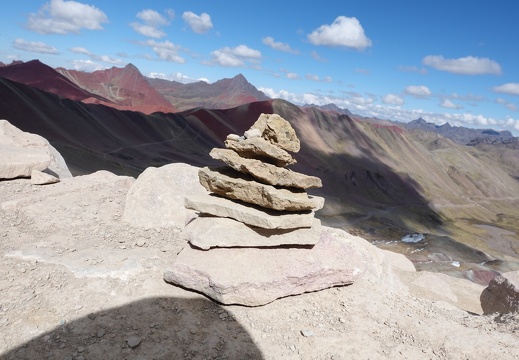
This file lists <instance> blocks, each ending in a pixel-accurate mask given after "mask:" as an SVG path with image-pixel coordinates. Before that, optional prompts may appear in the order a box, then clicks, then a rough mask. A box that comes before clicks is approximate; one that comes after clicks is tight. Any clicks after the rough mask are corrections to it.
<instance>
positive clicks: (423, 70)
mask: <svg viewBox="0 0 519 360" xmlns="http://www.w3.org/2000/svg"><path fill="white" fill-rule="evenodd" d="M398 70H400V71H403V72H415V73H419V74H427V69H426V68H417V67H416V66H399V67H398Z"/></svg>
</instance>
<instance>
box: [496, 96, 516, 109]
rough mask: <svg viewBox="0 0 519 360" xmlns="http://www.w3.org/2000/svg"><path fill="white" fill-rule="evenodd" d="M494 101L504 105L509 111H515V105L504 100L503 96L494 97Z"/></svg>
mask: <svg viewBox="0 0 519 360" xmlns="http://www.w3.org/2000/svg"><path fill="white" fill-rule="evenodd" d="M496 103H498V104H501V105H504V106H505V107H506V108H507V109H508V110H510V111H517V110H518V107H517V105H515V104H512V103H510V102H508V101H507V100H505V99H503V98H497V99H496Z"/></svg>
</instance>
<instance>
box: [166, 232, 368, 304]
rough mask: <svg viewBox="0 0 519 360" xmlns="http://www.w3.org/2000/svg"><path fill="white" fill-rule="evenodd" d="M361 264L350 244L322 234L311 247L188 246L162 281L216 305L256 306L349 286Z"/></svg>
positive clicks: (357, 276)
mask: <svg viewBox="0 0 519 360" xmlns="http://www.w3.org/2000/svg"><path fill="white" fill-rule="evenodd" d="M365 266H366V262H365V260H363V259H361V257H360V256H359V255H358V254H357V253H356V252H355V249H354V248H353V247H352V245H351V244H348V243H346V242H342V241H340V240H338V239H335V238H334V237H333V236H331V235H330V234H328V233H326V232H322V233H321V239H320V241H319V242H318V243H317V244H316V245H315V246H314V247H312V248H311V249H307V248H289V249H286V248H269V249H257V248H230V249H223V248H216V249H211V250H208V251H202V250H197V249H194V248H191V247H189V246H188V247H185V248H184V249H183V250H182V251H181V252H180V253H179V254H178V256H177V258H176V260H175V262H174V263H173V265H172V266H171V267H170V268H169V269H167V270H166V271H165V273H164V280H165V281H167V282H168V283H171V284H174V285H179V286H182V287H184V288H188V289H192V290H195V291H198V292H201V293H203V294H205V295H207V296H208V297H210V298H211V299H214V300H215V301H217V302H220V303H222V304H229V305H230V304H239V305H246V306H260V305H265V304H268V303H270V302H272V301H274V300H276V299H279V298H283V297H286V296H290V295H298V294H303V293H306V292H313V291H319V290H323V289H327V288H330V287H334V286H340V285H349V284H352V283H353V282H354V281H356V280H357V279H358V278H359V277H360V276H361V274H362V273H363V271H364V269H365Z"/></svg>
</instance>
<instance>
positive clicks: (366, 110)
mask: <svg viewBox="0 0 519 360" xmlns="http://www.w3.org/2000/svg"><path fill="white" fill-rule="evenodd" d="M258 90H260V91H263V92H264V93H265V95H267V96H268V97H270V98H273V99H275V98H279V99H285V100H287V101H290V102H292V103H294V104H299V105H303V104H314V105H326V104H330V103H334V104H335V105H337V106H339V107H340V108H343V109H349V110H350V111H352V112H353V113H354V114H359V115H361V116H367V117H377V118H379V119H389V120H394V121H399V122H409V121H411V120H415V119H418V118H419V117H422V118H424V119H425V120H426V121H428V122H432V123H435V124H438V125H442V124H445V123H446V122H449V123H450V124H451V125H454V126H466V127H487V128H488V127H491V128H497V129H498V130H503V129H507V130H510V131H514V132H515V133H516V134H519V119H514V118H512V117H505V118H504V119H496V118H492V117H488V116H484V115H474V114H471V113H431V112H427V111H425V110H423V109H405V108H402V107H400V106H396V107H395V106H388V105H381V104H376V103H375V102H374V100H373V98H371V97H363V96H361V95H359V94H356V93H351V94H350V95H348V96H345V97H339V96H328V95H323V94H312V93H303V94H297V93H292V92H288V91H286V90H280V91H276V90H274V89H272V88H258ZM395 96H397V97H398V95H395Z"/></svg>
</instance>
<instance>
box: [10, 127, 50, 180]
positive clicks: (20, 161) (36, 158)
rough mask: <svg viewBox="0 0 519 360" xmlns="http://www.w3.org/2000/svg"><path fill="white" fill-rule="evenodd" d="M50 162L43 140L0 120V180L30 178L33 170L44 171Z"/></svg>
mask: <svg viewBox="0 0 519 360" xmlns="http://www.w3.org/2000/svg"><path fill="white" fill-rule="evenodd" d="M50 160H51V159H50V154H49V149H48V147H47V144H46V143H45V139H43V138H42V137H41V136H39V135H35V134H31V133H27V132H23V131H22V130H20V129H18V128H17V127H15V126H13V125H11V124H10V123H9V122H8V121H7V120H0V179H14V178H17V177H30V176H31V172H32V171H33V170H39V171H42V170H45V169H46V168H47V167H48V166H49V165H50Z"/></svg>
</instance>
